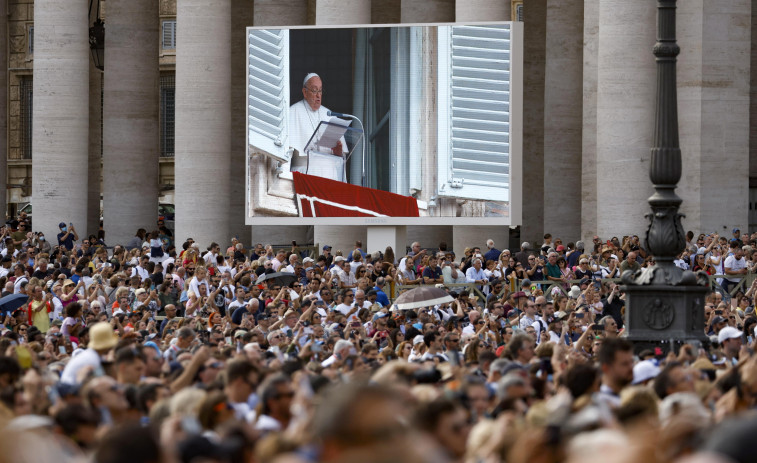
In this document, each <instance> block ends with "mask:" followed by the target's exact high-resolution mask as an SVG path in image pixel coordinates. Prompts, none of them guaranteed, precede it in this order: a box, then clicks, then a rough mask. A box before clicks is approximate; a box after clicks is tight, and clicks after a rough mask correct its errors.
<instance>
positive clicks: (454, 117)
mask: <svg viewBox="0 0 757 463" xmlns="http://www.w3.org/2000/svg"><path fill="white" fill-rule="evenodd" d="M438 33H439V67H438V78H439V87H438V88H439V90H438V91H439V95H438V101H439V109H438V110H439V114H438V118H437V121H438V147H439V151H438V167H439V171H438V195H439V196H446V197H460V198H467V199H479V200H487V201H509V200H510V25H509V24H498V25H490V26H439V28H438Z"/></svg>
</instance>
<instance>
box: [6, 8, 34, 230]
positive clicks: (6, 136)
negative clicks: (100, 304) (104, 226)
mask: <svg viewBox="0 0 757 463" xmlns="http://www.w3.org/2000/svg"><path fill="white" fill-rule="evenodd" d="M0 11H1V12H3V13H5V12H6V11H8V0H0ZM7 107H8V16H7V15H5V14H4V15H3V17H2V18H0V108H7ZM7 184H8V112H7V111H5V110H3V111H0V218H3V217H5V216H6V214H7V213H8V189H7V188H6V186H7ZM33 225H36V223H34V224H33ZM35 230H36V229H35Z"/></svg>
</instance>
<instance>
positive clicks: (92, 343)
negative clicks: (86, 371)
mask: <svg viewBox="0 0 757 463" xmlns="http://www.w3.org/2000/svg"><path fill="white" fill-rule="evenodd" d="M117 342H118V336H117V335H116V334H114V333H113V327H112V326H110V324H109V323H106V322H100V323H95V324H94V325H92V327H91V328H90V329H89V344H88V346H87V347H89V348H91V349H94V350H107V349H110V348H111V347H113V346H115V345H116V343H117Z"/></svg>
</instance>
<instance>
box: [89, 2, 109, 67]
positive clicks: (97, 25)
mask: <svg viewBox="0 0 757 463" xmlns="http://www.w3.org/2000/svg"><path fill="white" fill-rule="evenodd" d="M92 1H93V0H90V2H89V11H90V14H92ZM89 49H90V51H91V52H92V61H94V63H95V67H96V68H97V69H99V70H101V71H102V70H104V69H105V23H104V22H103V20H102V18H100V1H99V0H98V1H97V19H95V22H94V24H92V27H90V28H89Z"/></svg>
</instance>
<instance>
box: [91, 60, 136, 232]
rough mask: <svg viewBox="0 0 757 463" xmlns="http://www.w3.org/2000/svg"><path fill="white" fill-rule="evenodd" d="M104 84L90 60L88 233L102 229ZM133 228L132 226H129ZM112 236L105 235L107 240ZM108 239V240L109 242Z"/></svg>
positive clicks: (101, 75)
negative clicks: (101, 191)
mask: <svg viewBox="0 0 757 463" xmlns="http://www.w3.org/2000/svg"><path fill="white" fill-rule="evenodd" d="M102 85H103V73H102V71H100V70H99V69H97V68H96V67H95V62H94V61H92V60H89V158H88V160H87V164H88V168H87V177H88V178H89V182H88V183H89V185H88V188H87V229H86V232H87V234H88V235H89V234H94V235H97V232H98V231H99V230H100V209H101V206H100V190H101V186H102V182H101V178H102V163H103V158H102V144H101V143H102V125H101V123H102V109H103V108H102ZM129 228H131V227H129ZM82 231H84V230H82ZM108 238H110V236H108V235H105V239H106V240H107V239H108ZM107 242H108V241H106V243H107Z"/></svg>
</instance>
